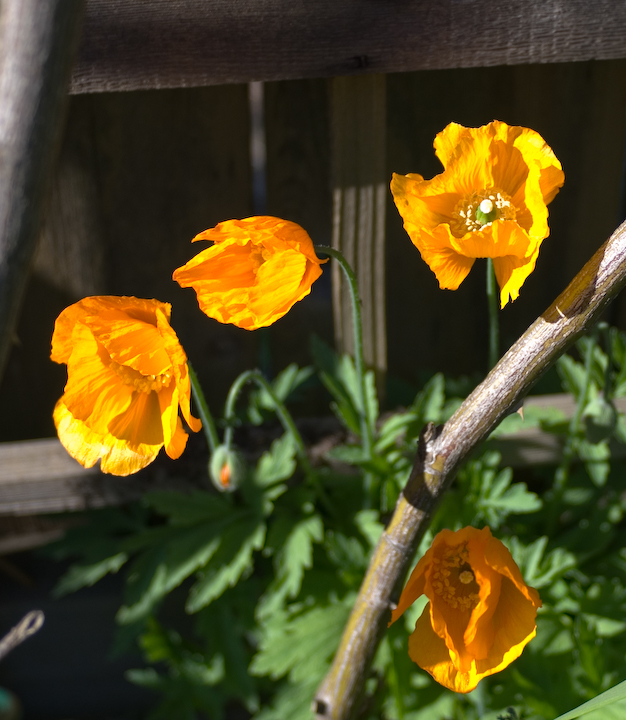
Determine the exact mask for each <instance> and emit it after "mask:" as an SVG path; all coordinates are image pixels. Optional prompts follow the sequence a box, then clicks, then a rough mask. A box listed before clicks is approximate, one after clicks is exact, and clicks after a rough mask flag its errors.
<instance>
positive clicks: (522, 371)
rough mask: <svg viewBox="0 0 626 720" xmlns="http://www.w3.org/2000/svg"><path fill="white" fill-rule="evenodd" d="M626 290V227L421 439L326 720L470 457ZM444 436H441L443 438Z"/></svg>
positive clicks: (363, 593) (354, 685) (338, 715)
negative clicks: (450, 413) (451, 413)
mask: <svg viewBox="0 0 626 720" xmlns="http://www.w3.org/2000/svg"><path fill="white" fill-rule="evenodd" d="M624 284H626V223H624V224H623V225H621V226H620V227H619V228H618V229H617V230H616V231H615V233H613V235H612V236H611V238H610V239H609V240H608V241H607V242H606V243H605V244H604V245H603V246H602V248H600V250H598V252H597V253H596V254H595V255H594V256H593V257H592V258H591V260H590V261H589V262H588V263H587V264H586V265H585V267H584V268H583V269H582V270H581V271H580V273H578V275H577V276H576V277H575V278H574V280H573V281H572V282H571V283H570V285H569V286H568V287H567V289H566V290H565V292H563V293H562V294H561V295H560V296H559V297H558V298H557V300H556V301H555V302H554V303H553V304H552V305H551V306H550V307H549V308H548V309H547V310H546V312H545V313H543V315H541V316H540V317H539V318H538V319H537V320H536V321H535V322H534V323H533V325H531V327H530V328H529V329H528V330H527V331H526V332H525V333H524V334H523V335H522V337H521V338H520V339H519V340H518V341H517V342H516V343H515V345H513V347H511V349H510V350H509V351H508V352H507V353H506V354H505V355H504V357H503V358H502V359H501V360H500V362H499V363H498V364H497V365H496V366H495V367H494V369H493V370H492V371H491V372H490V373H489V375H488V376H487V378H486V379H485V380H484V382H483V383H481V385H479V386H478V387H477V388H476V389H475V390H474V392H473V393H472V394H471V395H470V396H469V397H468V398H467V399H466V400H465V402H464V403H463V404H462V405H461V407H460V408H459V409H458V410H457V412H456V413H455V414H454V416H453V417H452V418H450V420H448V422H447V423H446V424H445V426H443V428H440V429H437V428H434V426H432V425H429V426H427V427H426V428H425V431H424V432H423V433H422V437H421V438H420V447H419V451H418V455H417V458H416V461H415V465H414V467H413V471H412V473H411V477H410V478H409V481H408V483H407V486H406V488H405V489H404V492H403V494H402V495H401V496H400V499H399V500H398V503H397V505H396V509H395V512H394V515H393V517H392V519H391V522H390V523H389V526H388V527H387V528H386V530H385V532H383V534H382V537H381V539H380V542H379V544H378V546H377V548H376V550H375V551H374V555H373V557H372V560H371V562H370V566H369V568H368V570H367V573H366V575H365V578H364V580H363V584H362V585H361V589H360V591H359V595H358V597H357V599H356V601H355V605H354V608H353V610H352V614H351V615H350V618H349V619H348V623H347V625H346V628H345V630H344V634H343V636H342V638H341V642H340V644H339V649H338V650H337V653H336V655H335V659H334V661H333V664H332V665H331V668H330V670H329V672H328V674H327V675H326V677H325V679H324V681H323V682H322V684H321V686H320V688H319V690H318V692H317V694H316V696H315V699H314V701H313V709H314V712H316V713H317V718H318V719H319V720H349V719H350V718H352V717H354V715H355V713H356V711H357V710H358V706H359V700H360V697H361V695H362V692H363V687H364V683H365V680H366V678H367V674H368V672H369V668H370V665H371V662H372V659H373V657H374V654H375V652H376V649H377V648H378V645H379V643H380V640H381V638H382V636H383V633H384V631H385V627H386V625H387V622H388V620H389V612H390V609H391V607H392V606H393V599H396V598H397V597H398V593H399V590H400V586H401V584H402V582H403V580H404V577H405V575H406V572H407V570H408V564H409V563H410V562H411V559H412V558H413V556H414V554H415V550H416V548H417V546H418V544H419V542H420V540H421V538H422V536H423V535H424V532H425V531H426V529H427V527H428V525H429V523H430V520H431V517H432V514H433V512H434V511H435V509H436V508H437V505H438V504H439V501H440V499H441V497H442V496H443V494H444V493H445V491H446V490H447V488H448V487H449V485H450V483H451V482H452V479H453V477H454V474H455V472H456V470H457V469H458V468H459V466H460V465H461V463H462V462H463V461H464V460H465V458H466V457H467V456H468V454H469V452H470V451H471V450H472V449H473V448H474V447H475V446H476V445H478V443H480V442H481V441H482V440H484V439H485V438H486V437H487V436H488V435H489V433H490V432H491V431H492V430H493V429H494V428H495V427H496V425H497V424H498V423H499V422H500V420H501V419H502V418H503V417H505V416H506V415H507V414H509V413H510V412H511V411H512V409H513V408H515V407H516V406H517V405H518V404H519V403H520V401H521V400H522V398H524V396H525V395H526V394H527V393H528V391H529V390H530V388H531V387H532V386H533V385H534V383H535V382H536V381H537V380H538V379H539V377H540V376H541V375H542V374H543V373H544V372H545V371H546V370H547V369H548V368H549V367H550V366H551V365H552V363H553V362H554V361H555V360H556V359H557V358H558V357H559V355H560V354H561V353H563V352H564V351H565V350H566V349H567V347H568V346H569V345H571V343H572V342H574V340H575V339H576V338H577V337H578V336H579V335H581V334H582V333H583V332H584V330H585V328H586V327H588V326H589V325H591V324H592V323H593V322H594V320H596V319H597V317H598V315H599V314H600V313H601V312H602V311H603V310H604V308H605V307H606V306H607V305H608V303H609V302H610V301H611V300H612V299H613V298H614V297H615V295H616V294H617V293H618V292H619V291H620V290H621V289H622V287H623V286H624ZM437 430H440V432H437Z"/></svg>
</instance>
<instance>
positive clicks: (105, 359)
mask: <svg viewBox="0 0 626 720" xmlns="http://www.w3.org/2000/svg"><path fill="white" fill-rule="evenodd" d="M170 313H171V306H170V305H169V304H168V303H162V302H159V301H158V300H140V299H138V298H134V297H88V298H84V299H83V300H81V301H80V302H77V303H75V304H74V305H70V306H69V307H68V308H66V309H65V310H64V311H63V312H62V313H61V314H60V315H59V317H58V318H57V321H56V323H55V326H54V334H53V336H52V354H51V358H52V360H54V361H55V362H58V363H66V364H67V378H68V379H67V384H66V385H65V392H64V395H63V397H62V398H61V399H60V400H59V401H58V402H57V404H56V407H55V408H54V423H55V425H56V428H57V432H58V434H59V439H60V440H61V443H62V444H63V445H64V447H65V449H66V450H67V451H68V452H69V454H70V455H71V456H72V457H73V458H75V459H76V460H78V462H79V463H80V464H81V465H83V466H84V467H92V466H93V465H95V463H96V462H97V461H98V459H100V458H101V459H102V462H101V466H100V467H101V469H102V471H103V472H106V473H112V474H113V475H130V474H131V473H134V472H137V471H138V470H141V468H143V467H145V466H146V465H148V464H149V463H151V462H152V461H153V460H154V458H155V457H156V456H157V454H158V452H159V450H160V449H161V448H162V447H163V446H165V452H166V453H167V454H168V455H169V456H170V457H171V458H177V457H179V456H180V455H181V453H182V452H183V450H184V449H185V445H186V444H187V433H186V432H185V431H184V430H183V426H182V423H181V420H180V417H179V416H178V408H179V407H180V409H181V412H182V414H183V416H184V418H185V420H186V421H187V424H188V425H189V427H190V428H191V429H192V430H194V431H196V432H197V431H198V430H199V429H200V428H201V427H202V423H201V422H200V420H198V419H196V418H194V417H193V416H192V415H191V412H190V407H189V400H190V393H191V385H190V381H189V372H188V368H187V356H186V355H185V352H184V350H183V349H182V347H181V345H180V343H179V342H178V338H177V337H176V333H175V332H174V331H173V330H172V328H171V327H170V324H169V318H170Z"/></svg>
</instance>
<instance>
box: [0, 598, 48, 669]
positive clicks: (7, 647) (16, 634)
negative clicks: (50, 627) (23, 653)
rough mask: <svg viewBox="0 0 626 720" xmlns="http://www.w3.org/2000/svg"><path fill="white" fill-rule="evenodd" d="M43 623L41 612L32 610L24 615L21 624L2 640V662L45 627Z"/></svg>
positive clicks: (0, 651) (0, 642)
mask: <svg viewBox="0 0 626 720" xmlns="http://www.w3.org/2000/svg"><path fill="white" fill-rule="evenodd" d="M43 621H44V615H43V613H42V612H41V610H31V611H30V612H29V613H28V614H26V615H24V617H23V618H22V619H21V620H20V621H19V623H18V624H17V625H16V626H15V627H14V628H11V630H9V632H8V633H7V634H6V635H5V636H4V637H3V638H2V640H0V660H2V658H3V657H5V655H8V654H9V653H10V652H11V650H13V649H14V648H16V647H17V646H18V645H21V644H22V643H23V642H24V640H26V638H28V637H30V636H31V635H34V634H35V633H36V632H37V630H39V628H40V627H41V626H42V625H43Z"/></svg>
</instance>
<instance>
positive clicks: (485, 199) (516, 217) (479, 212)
mask: <svg viewBox="0 0 626 720" xmlns="http://www.w3.org/2000/svg"><path fill="white" fill-rule="evenodd" d="M434 147H435V153H436V155H437V157H438V158H439V159H440V160H441V162H442V164H443V166H444V172H442V173H441V174H440V175H437V176H436V177H434V178H433V179H432V180H424V178H423V177H422V176H421V175H417V174H412V173H411V174H409V175H396V174H394V175H393V179H392V181H391V192H392V193H393V199H394V201H395V203H396V207H397V208H398V211H399V212H400V215H401V216H402V219H403V220H404V229H405V230H406V231H407V233H408V234H409V237H410V238H411V241H412V242H413V244H414V245H415V246H416V247H417V249H418V250H419V251H420V253H421V256H422V258H423V260H424V261H425V262H426V263H427V264H428V266H429V267H430V269H431V270H432V271H433V272H434V273H435V276H436V277H437V280H438V281H439V287H441V288H444V289H447V290H456V289H457V288H458V287H459V285H460V284H461V283H462V282H463V280H465V278H466V277H467V275H468V273H469V271H470V269H471V267H472V265H473V264H474V260H475V259H476V258H492V259H493V265H494V269H495V273H496V279H497V280H498V285H499V286H500V304H501V307H504V306H505V305H506V303H507V302H508V301H509V298H510V299H511V300H515V299H516V298H517V297H518V295H519V290H520V288H521V287H522V285H523V284H524V281H525V280H526V278H527V277H528V276H529V275H530V273H531V272H532V271H533V270H534V269H535V262H536V260H537V256H538V255H539V248H540V246H541V242H542V240H543V239H544V238H546V237H547V236H548V234H549V233H550V230H549V228H548V209H547V205H548V203H550V202H551V201H552V200H553V199H554V197H555V195H556V194H557V192H558V191H559V188H560V187H561V185H563V182H564V180H565V176H564V175H563V171H562V170H561V163H560V162H559V161H558V160H557V158H556V156H555V155H554V153H553V152H552V150H551V149H550V148H549V147H548V146H547V145H546V143H545V142H544V140H543V138H542V137H541V136H540V135H539V134H538V133H536V132H535V131H534V130H529V129H527V128H522V127H512V126H509V125H507V124H506V123H503V122H499V121H498V120H494V122H492V123H489V125H483V126H482V127H480V128H465V127H463V126H462V125H458V124H457V123H450V125H448V127H446V128H445V130H443V132H440V133H439V135H437V137H436V138H435V143H434Z"/></svg>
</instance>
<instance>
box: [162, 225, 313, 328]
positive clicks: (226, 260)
mask: <svg viewBox="0 0 626 720" xmlns="http://www.w3.org/2000/svg"><path fill="white" fill-rule="evenodd" d="M194 240H212V241H213V242H214V243H215V244H214V245H213V246H212V247H210V248H208V249H206V250H203V251H202V252H201V253H199V254H198V255H197V256H196V257H195V258H192V259H191V260H190V261H189V262H188V263H187V264H186V265H184V266H183V267H180V268H178V269H177V270H176V271H175V272H174V275H173V277H174V280H176V282H178V283H179V284H180V285H181V287H193V289H194V290H195V291H196V295H197V297H198V304H199V306H200V309H201V310H202V311H203V312H204V313H205V314H206V315H208V316H209V317H212V318H215V319H216V320H218V321H219V322H222V323H232V324H234V325H237V326H238V327H241V328H244V329H246V330H255V329H257V328H259V327H265V326H267V325H271V324H272V323H274V322H275V321H276V320H278V319H279V318H281V317H282V316H283V315H285V314H286V313H287V312H288V311H289V310H290V309H291V307H292V306H293V305H294V303H296V302H298V301H299V300H301V299H302V298H303V297H304V296H305V295H307V294H308V293H309V292H310V290H311V285H312V283H313V282H314V281H315V280H316V279H317V278H318V277H319V276H320V275H321V269H320V265H321V264H322V263H323V262H326V261H325V260H324V261H322V260H320V259H319V258H318V257H317V256H316V255H315V250H314V248H313V243H312V241H311V239H310V237H309V236H308V234H307V233H306V231H305V230H303V229H302V228H301V227H300V226H299V225H296V224H295V223H291V222H288V221H286V220H281V219H280V218H274V217H266V216H263V217H252V218H246V219H244V220H228V221H225V222H223V223H220V224H219V225H217V226H216V227H215V228H211V229H210V230H206V231H205V232H203V233H200V235H197V236H196V237H195V238H194Z"/></svg>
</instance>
